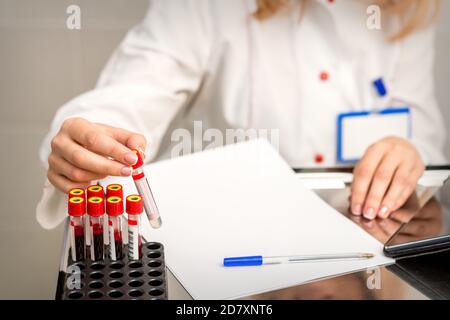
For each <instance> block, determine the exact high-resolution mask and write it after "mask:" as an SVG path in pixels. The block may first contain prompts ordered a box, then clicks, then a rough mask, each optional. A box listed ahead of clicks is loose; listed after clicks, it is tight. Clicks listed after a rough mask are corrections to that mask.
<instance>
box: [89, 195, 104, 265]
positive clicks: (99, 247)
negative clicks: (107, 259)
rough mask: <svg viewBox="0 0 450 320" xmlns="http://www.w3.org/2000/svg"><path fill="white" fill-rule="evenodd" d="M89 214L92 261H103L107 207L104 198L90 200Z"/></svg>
mask: <svg viewBox="0 0 450 320" xmlns="http://www.w3.org/2000/svg"><path fill="white" fill-rule="evenodd" d="M87 213H88V215H89V233H90V236H91V260H92V261H98V260H103V258H104V250H103V247H104V242H103V216H104V214H105V205H104V200H103V198H101V197H91V198H89V199H88V204H87Z"/></svg>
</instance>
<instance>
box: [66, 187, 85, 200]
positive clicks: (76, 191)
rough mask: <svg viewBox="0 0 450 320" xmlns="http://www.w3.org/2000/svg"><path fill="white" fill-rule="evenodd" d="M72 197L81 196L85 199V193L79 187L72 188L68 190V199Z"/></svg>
mask: <svg viewBox="0 0 450 320" xmlns="http://www.w3.org/2000/svg"><path fill="white" fill-rule="evenodd" d="M73 197H81V198H83V199H84V200H85V201H86V193H85V192H84V189H81V188H73V189H70V190H69V199H70V198H73Z"/></svg>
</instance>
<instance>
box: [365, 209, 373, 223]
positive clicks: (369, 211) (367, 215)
mask: <svg viewBox="0 0 450 320" xmlns="http://www.w3.org/2000/svg"><path fill="white" fill-rule="evenodd" d="M364 217H365V218H366V219H370V220H372V219H373V218H375V210H374V209H373V208H369V209H367V210H366V212H364Z"/></svg>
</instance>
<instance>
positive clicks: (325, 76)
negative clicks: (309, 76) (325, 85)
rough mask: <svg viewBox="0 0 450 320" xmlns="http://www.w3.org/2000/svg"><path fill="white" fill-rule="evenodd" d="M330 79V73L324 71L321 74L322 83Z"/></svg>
mask: <svg viewBox="0 0 450 320" xmlns="http://www.w3.org/2000/svg"><path fill="white" fill-rule="evenodd" d="M329 77H330V76H329V74H328V72H326V71H322V72H321V73H320V80H322V81H327V80H328V78H329Z"/></svg>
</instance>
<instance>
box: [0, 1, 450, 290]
mask: <svg viewBox="0 0 450 320" xmlns="http://www.w3.org/2000/svg"><path fill="white" fill-rule="evenodd" d="M167 1H170V0H167ZM224 1H226V0H224ZM443 2H444V6H443V17H442V18H441V20H440V28H439V33H438V41H437V60H436V61H437V68H436V79H437V94H438V98H439V102H440V105H441V107H442V109H443V111H444V114H445V117H446V120H447V121H446V122H447V123H449V120H450V106H449V105H448V102H449V101H450V90H449V89H448V88H447V86H448V84H449V83H450V61H449V58H448V57H450V3H449V1H448V0H444V1H443ZM70 4H78V5H80V6H81V8H82V29H81V31H71V30H68V29H67V28H66V26H65V19H66V13H65V11H66V8H67V6H69V5H70ZM146 6H147V0H0V150H1V158H0V165H1V170H0V178H1V180H0V181H1V184H0V204H1V205H2V207H1V208H2V209H1V219H2V222H1V223H0V234H1V238H0V255H1V257H2V260H3V257H8V256H9V257H11V258H12V260H13V262H14V263H12V264H6V265H5V264H3V265H2V266H1V267H0V299H1V298H52V297H53V294H54V288H55V284H56V272H57V267H58V258H59V250H60V243H61V228H59V229H57V230H55V231H51V232H48V231H43V230H41V229H40V227H39V226H38V225H37V223H36V221H35V218H34V209H35V205H36V203H37V201H38V199H39V197H40V195H41V186H42V182H43V181H44V172H43V170H42V169H41V168H40V164H39V161H38V147H39V144H40V142H41V140H42V138H43V136H44V134H45V133H46V131H47V129H48V126H49V123H50V121H51V119H52V117H53V115H54V113H55V111H56V110H57V108H58V107H59V106H61V105H62V104H63V103H64V102H66V101H67V100H69V99H70V98H72V97H73V96H75V95H77V94H79V93H81V92H83V91H86V90H88V89H90V88H92V87H93V85H94V83H95V81H96V78H97V76H98V73H99V71H100V70H101V68H102V66H103V65H104V63H105V62H106V60H107V58H108V57H109V55H110V54H111V52H112V50H113V49H114V47H115V46H116V45H117V44H118V43H119V41H120V40H121V38H122V37H123V35H124V34H125V32H126V30H127V29H128V28H129V27H130V26H132V25H133V24H135V23H136V22H137V21H139V20H140V19H141V17H142V16H143V15H144V13H145V10H146ZM447 154H448V156H449V158H450V148H447ZM17 279H20V280H21V281H17ZM6 288H8V289H6Z"/></svg>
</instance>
